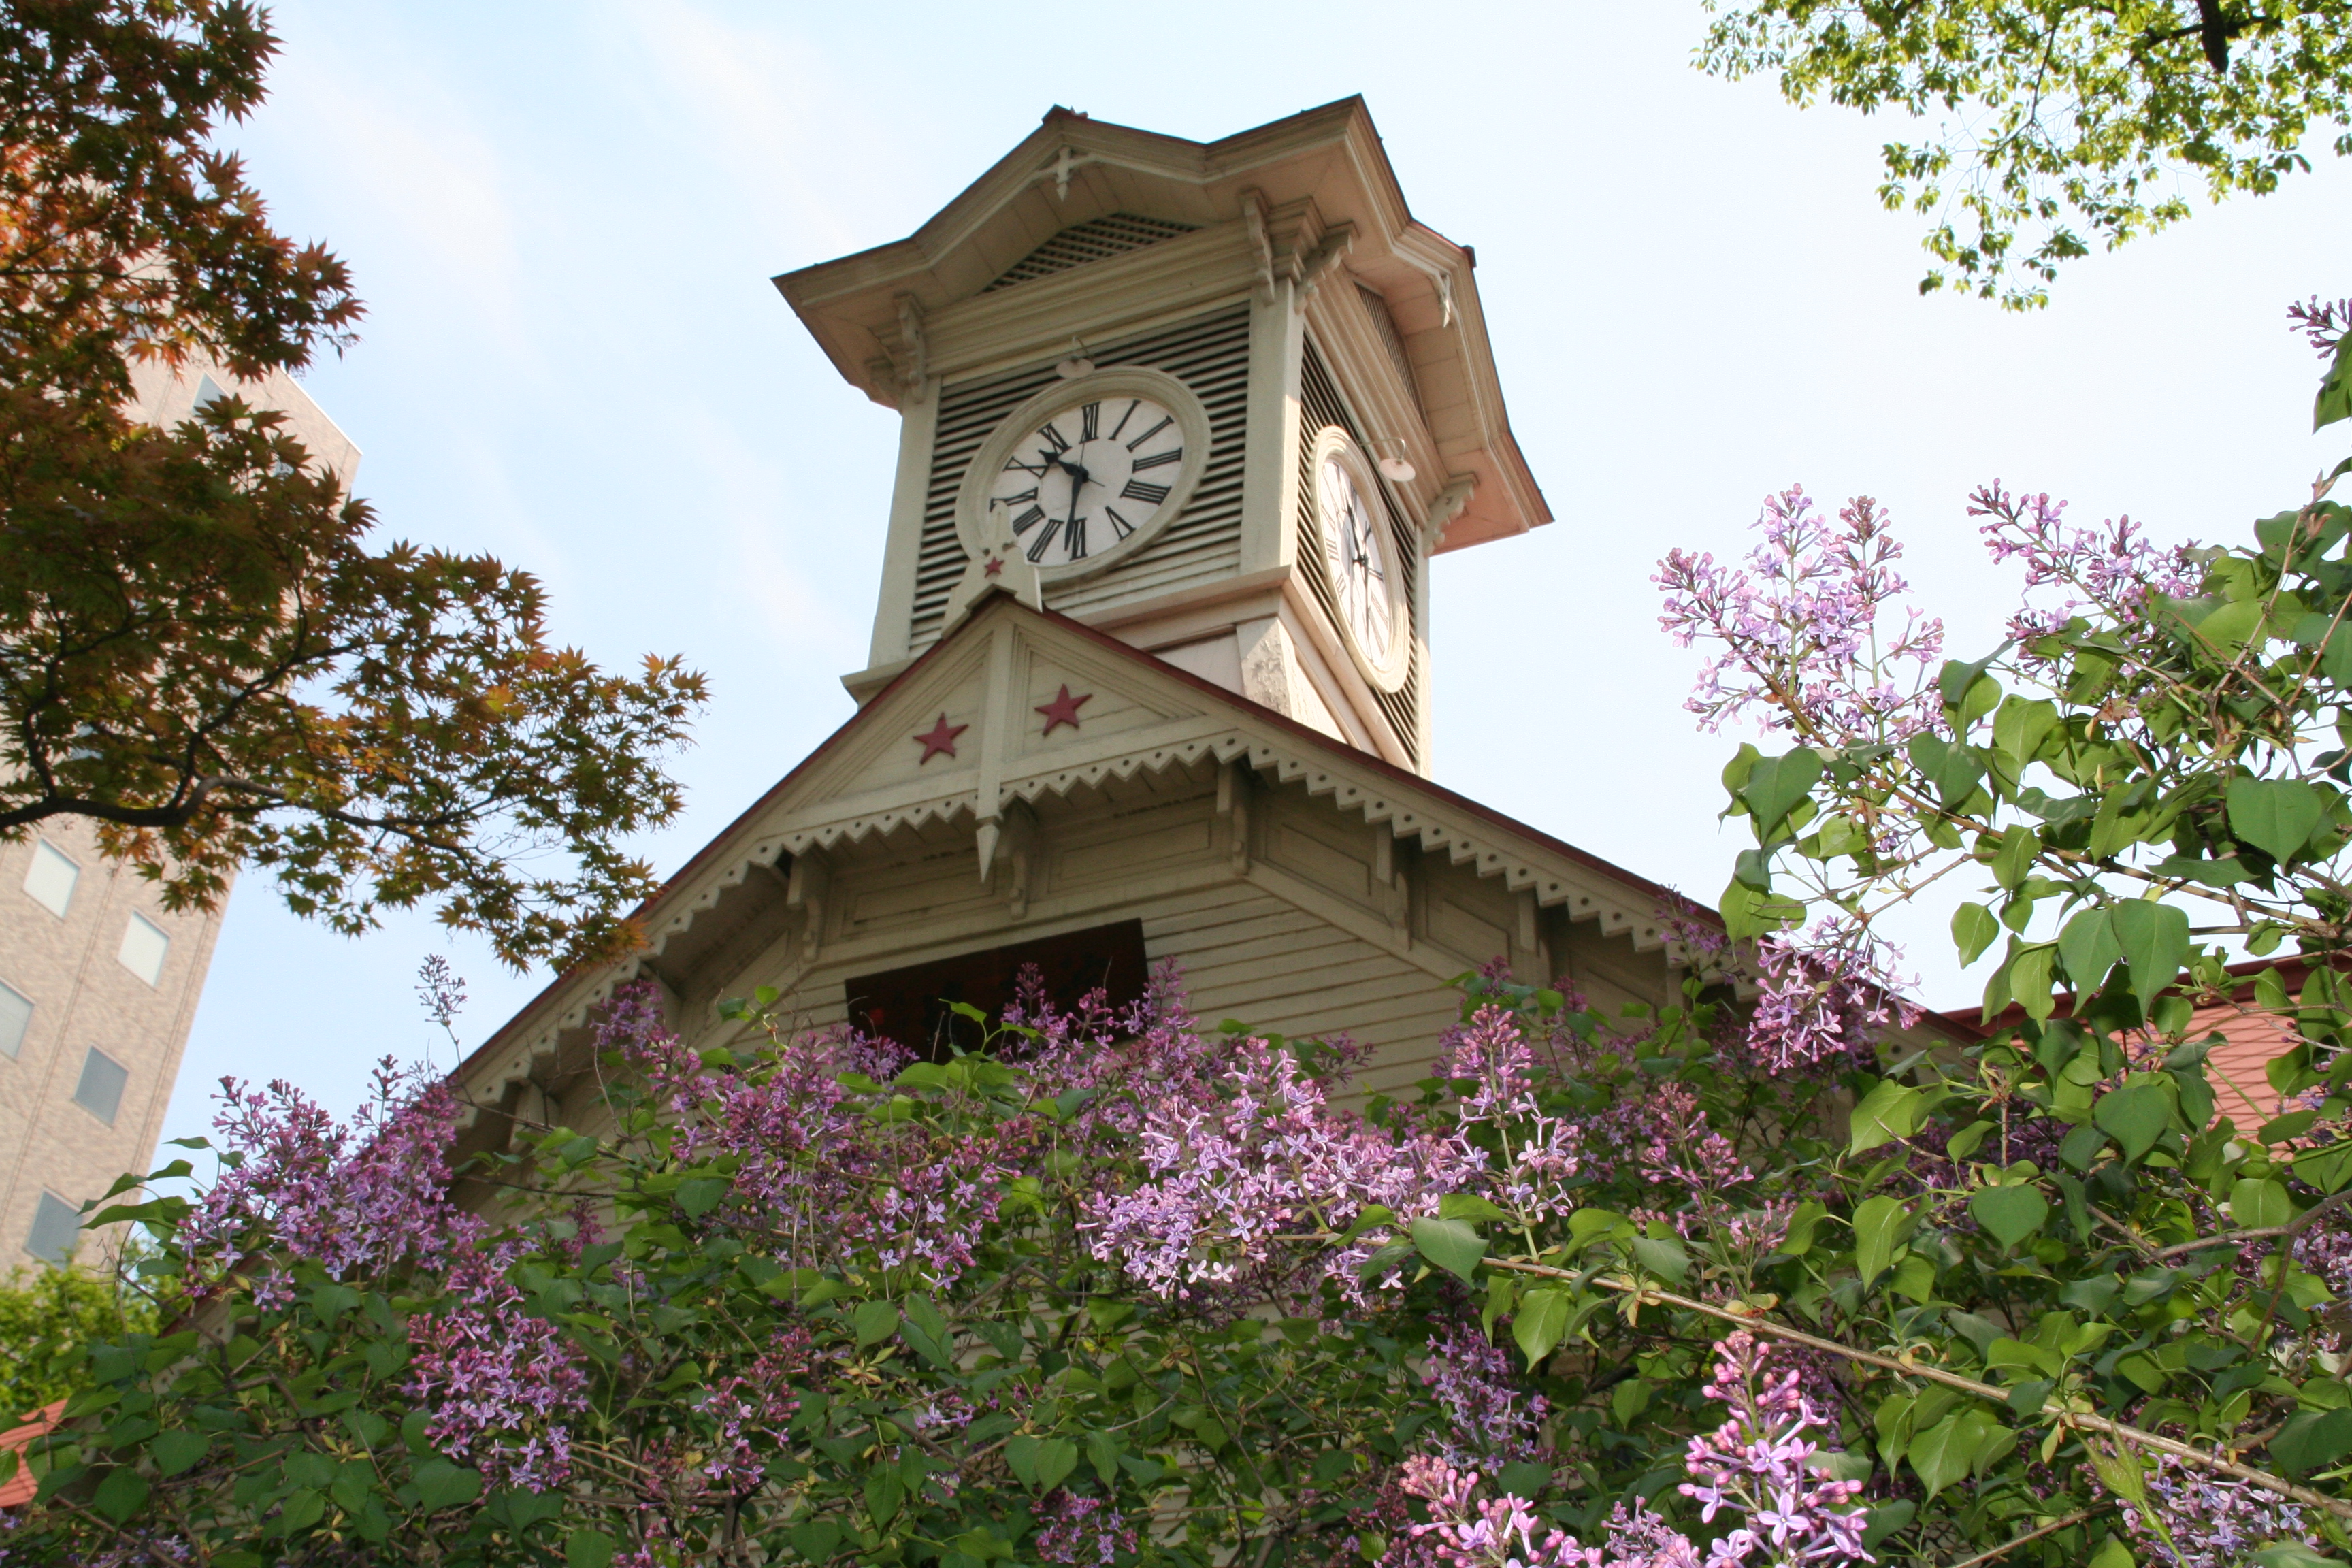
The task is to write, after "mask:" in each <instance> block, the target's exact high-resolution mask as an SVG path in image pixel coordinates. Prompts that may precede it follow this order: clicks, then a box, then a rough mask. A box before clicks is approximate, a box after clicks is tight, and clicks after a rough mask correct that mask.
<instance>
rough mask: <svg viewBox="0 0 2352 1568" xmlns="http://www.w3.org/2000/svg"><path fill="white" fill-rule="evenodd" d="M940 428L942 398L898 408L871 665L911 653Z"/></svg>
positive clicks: (868, 658)
mask: <svg viewBox="0 0 2352 1568" xmlns="http://www.w3.org/2000/svg"><path fill="white" fill-rule="evenodd" d="M939 428H940V399H939V395H938V390H937V389H936V388H934V389H933V390H932V395H930V396H929V397H924V398H918V399H911V400H909V401H908V402H907V403H906V404H905V405H903V406H902V407H901V408H900V410H899V418H898V477H897V478H896V479H894V480H893V481H892V483H891V488H890V525H889V532H888V534H887V536H886V537H885V541H884V543H883V546H882V591H881V594H880V596H879V597H878V598H877V601H876V604H875V608H874V637H873V641H872V643H871V644H870V645H869V646H868V647H867V650H866V665H867V667H868V668H873V667H876V666H879V665H886V664H891V663H894V662H896V661H898V660H899V659H903V658H906V657H907V654H908V631H909V630H910V628H911V625H912V622H913V620H914V616H915V570H916V567H917V566H918V565H919V563H920V561H921V557H922V552H923V504H924V500H925V498H926V492H927V491H928V490H929V488H930V478H931V447H932V445H933V443H934V441H935V440H936V439H937V437H938V435H939Z"/></svg>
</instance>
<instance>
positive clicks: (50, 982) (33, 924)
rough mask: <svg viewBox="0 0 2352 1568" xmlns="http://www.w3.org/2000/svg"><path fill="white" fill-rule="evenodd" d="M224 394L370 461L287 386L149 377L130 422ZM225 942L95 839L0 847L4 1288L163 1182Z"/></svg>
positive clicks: (320, 446) (202, 374)
mask: <svg viewBox="0 0 2352 1568" xmlns="http://www.w3.org/2000/svg"><path fill="white" fill-rule="evenodd" d="M226 392H234V393H235V394H236V395H238V396H240V397H242V398H243V399H244V400H245V401H247V403H249V404H253V405H257V406H263V407H268V408H273V409H276V410H278V411H279V412H281V413H283V414H285V415H286V416H287V418H288V421H289V426H290V428H291V431H292V433H293V434H294V435H295V436H296V437H298V438H299V439H300V440H301V441H302V442H303V443H304V445H306V446H307V447H309V448H310V451H311V453H312V454H313V455H314V457H315V458H316V460H317V461H319V462H320V463H321V464H323V465H325V466H326V467H327V468H331V469H332V470H334V471H335V472H336V473H338V474H340V475H341V476H342V478H343V480H344V482H345V483H346V484H348V483H350V481H351V479H352V476H353V475H354V474H355V473H356V472H357V471H358V468H359V458H360V454H359V448H358V447H354V446H353V445H352V442H351V440H350V438H349V437H346V436H345V435H344V434H343V433H342V432H341V430H339V429H337V428H336V427H335V425H334V423H333V421H331V420H330V419H329V418H328V417H327V416H326V415H325V414H323V413H321V412H320V409H319V406H318V405H317V404H315V403H313V402H311V401H310V395H308V394H307V393H305V392H304V391H303V390H302V388H301V387H300V386H299V384H296V383H295V382H294V381H293V380H292V379H291V378H289V377H288V376H285V375H282V374H273V375H271V376H269V377H268V378H267V379H266V380H263V381H259V382H252V383H244V384H239V383H236V382H235V381H233V380H232V379H231V378H230V377H229V376H227V375H226V374H224V373H222V372H218V371H207V370H205V369H203V368H200V367H195V366H191V367H189V368H187V369H185V370H184V371H181V372H178V373H173V372H172V371H169V370H166V369H163V368H161V367H149V368H147V369H145V370H144V371H142V374H139V375H138V376H136V377H135V391H134V394H133V397H134V404H133V412H134V413H135V414H136V415H137V416H138V417H139V418H140V419H142V421H144V422H145V423H148V424H152V425H161V426H170V425H173V424H175V423H177V422H178V421H180V420H182V419H184V418H186V417H187V416H188V415H189V414H190V413H191V412H193V411H194V409H195V408H196V407H197V406H198V405H200V404H202V403H205V402H208V401H210V400H211V399H212V398H214V397H216V396H219V395H222V394H224V393H226ZM219 931H220V915H219V914H218V912H216V911H215V912H214V913H210V914H201V913H195V912H184V913H179V914H173V913H171V912H169V911H167V910H165V909H164V908H163V900H161V899H160V898H159V897H158V896H157V894H156V891H155V889H154V888H153V887H152V885H150V884H149V883H148V882H146V881H145V880H144V879H142V878H141V877H140V876H139V875H138V874H137V873H136V872H135V871H133V870H131V869H130V868H123V867H118V866H116V865H113V864H111V863H110V862H108V861H106V860H104V859H102V858H100V855H99V853H98V843H97V837H96V835H95V834H94V833H92V832H91V831H90V829H89V826H88V825H87V824H84V823H81V822H79V821H75V820H58V821H52V822H49V823H47V824H44V825H43V826H41V828H40V829H39V830H38V831H37V833H36V834H34V835H33V836H31V837H27V838H26V840H24V841H23V842H21V843H16V844H5V843H0V1278H5V1276H6V1275H7V1274H8V1273H9V1272H10V1271H11V1270H13V1269H15V1268H18V1267H21V1266H24V1265H26V1264H30V1263H33V1262H35V1261H36V1260H38V1261H41V1262H54V1261H57V1260H58V1259H60V1258H65V1257H67V1256H68V1255H69V1254H70V1253H71V1252H72V1251H73V1250H74V1248H75V1246H76V1244H77V1243H78V1242H81V1241H82V1240H83V1237H81V1236H80V1234H79V1225H80V1215H79V1211H80V1208H81V1205H82V1204H83V1202H84V1201H86V1200H88V1199H89V1198H93V1197H96V1196H98V1195H99V1194H101V1193H103V1192H105V1191H106V1190H107V1188H108V1187H110V1186H111V1185H112V1184H114V1180H115V1178H116V1177H117V1176H119V1175H121V1174H122V1173H124V1172H126V1171H137V1172H142V1173H143V1172H145V1171H147V1170H149V1169H151V1168H152V1165H153V1157H154V1153H155V1146H156V1142H157V1140H158V1139H160V1138H161V1137H162V1135H163V1112H164V1110H165V1108H166V1107H167V1106H168V1105H169V1104H170V1103H171V1099H172V1087H173V1081H174V1079H177V1078H178V1076H179V1069H180V1057H181V1053H182V1051H183V1050H184V1048H185V1047H186V1046H187V1043H188V1029H189V1026H190V1025H191V1024H192V1023H193V1022H194V1019H195V1012H196V1000H197V998H198V996H199V995H200V994H202V992H203V990H204V983H205V968H206V966H207V965H208V964H209V963H211V961H212V952H213V943H214V940H215V937H216V936H217V935H218V934H219Z"/></svg>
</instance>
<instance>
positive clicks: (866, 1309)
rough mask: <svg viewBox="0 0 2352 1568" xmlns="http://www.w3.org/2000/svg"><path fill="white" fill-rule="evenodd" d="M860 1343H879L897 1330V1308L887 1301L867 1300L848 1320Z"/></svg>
mask: <svg viewBox="0 0 2352 1568" xmlns="http://www.w3.org/2000/svg"><path fill="white" fill-rule="evenodd" d="M850 1321H851V1322H852V1323H853V1324H854V1325H855V1326H856V1330H857V1342H858V1343H859V1344H861V1345H872V1344H879V1343H881V1342H883V1341H884V1340H887V1339H888V1338H889V1337H890V1336H891V1335H892V1334H895V1333H897V1332H898V1308H897V1307H895V1306H893V1305H891V1304H890V1303H889V1302H887V1301H867V1302H865V1303H864V1304H862V1305H861V1306H859V1308H858V1309H857V1315H856V1317H854V1318H852V1319H851V1320H850Z"/></svg>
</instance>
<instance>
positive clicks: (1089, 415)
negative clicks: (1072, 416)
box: [1078, 403, 1102, 441]
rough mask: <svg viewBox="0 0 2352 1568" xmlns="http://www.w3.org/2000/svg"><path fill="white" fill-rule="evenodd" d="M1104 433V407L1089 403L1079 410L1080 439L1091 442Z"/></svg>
mask: <svg viewBox="0 0 2352 1568" xmlns="http://www.w3.org/2000/svg"><path fill="white" fill-rule="evenodd" d="M1101 432H1102V405H1101V404H1099V403H1089V404H1087V405H1086V406H1085V407H1084V408H1081V409H1079V410H1078V439H1079V440H1081V441H1091V440H1093V439H1094V438H1095V437H1097V435H1099V434H1101Z"/></svg>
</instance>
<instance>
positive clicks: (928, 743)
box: [912, 713, 971, 767]
mask: <svg viewBox="0 0 2352 1568" xmlns="http://www.w3.org/2000/svg"><path fill="white" fill-rule="evenodd" d="M969 729H971V725H969V724H950V723H949V722H948V716H947V715H946V714H945V713H941V714H940V721H939V722H938V723H936V724H934V725H932V726H931V732H930V733H929V734H928V735H916V736H914V737H912V739H913V740H914V742H915V743H916V744H917V745H919V746H920V747H922V748H923V755H922V760H921V762H919V763H917V764H916V765H917V766H918V767H919V766H921V765H922V763H928V762H929V761H930V760H931V759H932V758H933V757H939V756H948V757H952V756H954V755H955V742H956V737H957V736H958V735H961V734H962V733H963V732H964V731H966V730H969Z"/></svg>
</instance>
